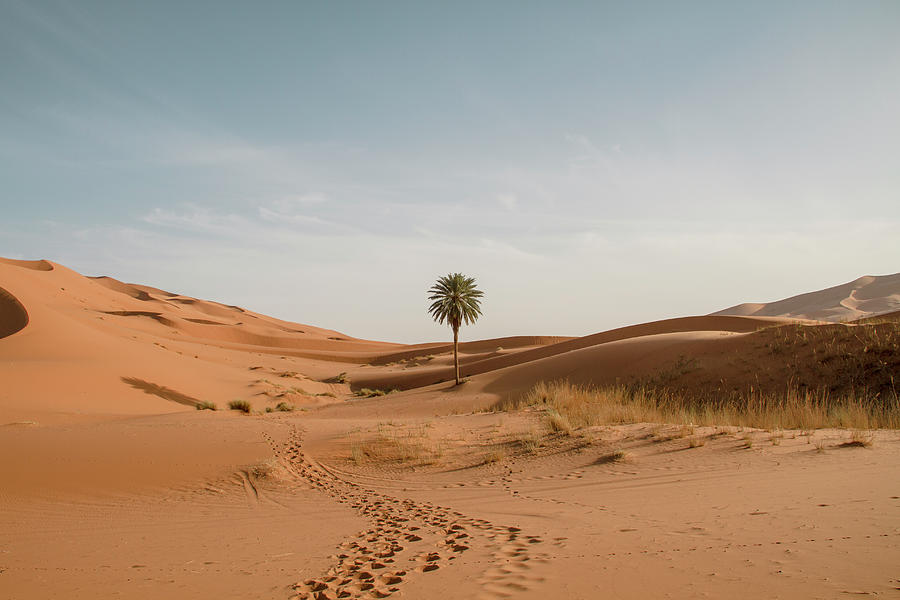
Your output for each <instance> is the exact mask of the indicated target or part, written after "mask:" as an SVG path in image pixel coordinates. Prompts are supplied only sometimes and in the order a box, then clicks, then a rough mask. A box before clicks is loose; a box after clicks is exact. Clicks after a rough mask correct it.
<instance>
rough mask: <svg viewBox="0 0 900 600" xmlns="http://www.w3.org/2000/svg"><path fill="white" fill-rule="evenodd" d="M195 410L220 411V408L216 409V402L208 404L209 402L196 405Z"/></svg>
mask: <svg viewBox="0 0 900 600" xmlns="http://www.w3.org/2000/svg"><path fill="white" fill-rule="evenodd" d="M194 408H196V409H197V410H218V407H216V403H215V402H207V401H203V402H198V403H197V404H195V405H194Z"/></svg>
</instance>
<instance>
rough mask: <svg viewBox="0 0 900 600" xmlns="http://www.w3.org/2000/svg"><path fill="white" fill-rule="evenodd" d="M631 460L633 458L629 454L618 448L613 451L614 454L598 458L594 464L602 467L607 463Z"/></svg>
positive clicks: (610, 453)
mask: <svg viewBox="0 0 900 600" xmlns="http://www.w3.org/2000/svg"><path fill="white" fill-rule="evenodd" d="M629 458H631V457H630V455H629V454H628V453H627V452H625V451H624V450H622V449H621V448H618V449H616V450H613V451H612V452H609V453H607V454H604V455H602V456H600V457H598V458H597V460H595V461H594V464H596V465H602V464H606V463H614V462H621V461H623V460H628V459H629Z"/></svg>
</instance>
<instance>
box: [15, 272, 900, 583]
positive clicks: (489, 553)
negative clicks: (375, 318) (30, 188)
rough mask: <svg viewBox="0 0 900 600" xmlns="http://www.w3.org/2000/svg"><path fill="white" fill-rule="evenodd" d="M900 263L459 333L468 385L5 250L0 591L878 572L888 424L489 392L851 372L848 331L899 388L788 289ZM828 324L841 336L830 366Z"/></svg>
mask: <svg viewBox="0 0 900 600" xmlns="http://www.w3.org/2000/svg"><path fill="white" fill-rule="evenodd" d="M892 277H897V276H889V277H885V278H862V279H860V280H857V281H856V282H853V283H852V284H847V285H846V286H839V288H840V289H838V288H832V289H831V290H823V291H822V292H815V293H812V294H807V295H805V296H804V297H798V298H799V299H789V300H786V301H782V302H783V303H772V304H770V305H744V306H743V307H736V308H735V309H733V310H734V311H735V312H738V313H742V314H739V315H734V314H729V315H722V314H717V315H710V316H701V317H684V318H678V319H667V320H664V321H657V322H652V323H643V324H638V325H632V326H628V327H621V328H617V329H613V330H610V331H604V332H600V333H595V334H592V335H588V336H584V337H578V338H568V337H555V336H512V337H504V338H496V339H489V340H476V341H470V342H464V343H463V344H461V352H462V357H461V362H462V365H463V369H462V370H463V374H464V375H465V376H466V377H467V378H468V381H467V382H466V383H465V384H463V385H461V386H454V385H453V384H452V382H450V381H449V380H450V379H451V377H452V367H451V365H452V356H451V351H452V347H451V345H450V344H448V343H447V342H446V341H437V342H432V343H423V344H413V345H405V344H395V343H388V342H380V341H372V340H363V339H358V338H353V337H351V336H349V335H346V334H343V333H340V332H338V331H334V330H329V329H324V328H319V327H315V326H312V325H305V324H299V323H291V322H287V321H283V320H279V319H274V318H271V317H267V316H265V315H262V314H258V313H254V312H252V311H251V310H248V309H246V308H242V307H237V306H230V305H227V304H222V303H217V302H212V301H207V300H201V299H197V298H191V297H188V296H184V295H181V294H178V293H175V292H168V291H164V290H161V289H158V288H154V287H150V286H144V285H139V284H129V283H123V282H121V281H118V280H115V279H112V278H109V277H95V278H89V277H84V276H82V275H80V274H78V273H76V272H74V271H72V270H71V269H68V268H66V267H64V266H62V265H59V264H56V263H51V262H49V261H44V260H40V261H18V260H9V259H0V286H2V287H0V381H2V382H3V385H2V386H0V481H3V482H4V485H3V486H2V489H0V506H2V507H3V510H2V511H0V589H2V590H3V593H2V594H0V595H4V594H5V596H4V597H7V596H8V597H10V598H44V597H46V598H51V597H54V598H55V597H58V596H65V597H68V598H84V599H91V600H93V599H94V598H107V597H115V596H118V595H122V594H123V593H127V594H128V595H129V596H130V597H133V598H148V599H149V598H156V597H159V596H160V595H165V596H166V597H170V598H176V599H177V598H185V599H187V598H190V599H192V600H194V599H198V598H199V599H204V598H216V599H217V600H218V599H222V598H242V599H245V598H267V599H270V598H284V599H288V598H290V599H292V600H294V599H297V600H299V599H307V598H313V599H316V600H319V599H322V598H326V599H329V600H330V599H332V598H350V599H371V598H384V597H396V596H397V595H400V594H402V596H401V597H405V598H414V599H418V598H435V597H441V598H473V597H479V598H485V599H490V600H500V599H504V598H524V599H529V598H547V597H551V598H584V599H587V598H596V597H598V596H601V595H603V596H606V595H610V596H613V597H618V598H646V597H672V598H694V597H700V596H712V597H744V596H752V597H812V596H816V597H839V596H841V595H845V594H850V593H852V594H857V593H858V594H870V595H883V596H888V595H890V594H891V593H894V592H895V591H896V590H895V589H894V588H896V581H894V580H892V579H891V577H893V576H894V573H893V572H892V569H893V566H894V565H895V564H897V563H898V561H900V555H898V550H897V549H898V547H900V545H898V544H897V536H898V532H897V531H896V527H895V521H896V519H895V513H896V506H895V504H896V502H895V500H896V496H892V494H894V492H895V490H891V489H890V488H891V485H893V482H894V481H896V480H897V479H898V477H900V471H898V465H900V461H898V460H897V458H898V454H900V436H898V434H897V432H894V431H882V432H877V433H873V434H871V435H872V436H873V438H872V439H873V440H875V441H874V445H873V446H871V447H869V448H864V449H863V448H860V447H858V445H853V444H850V445H848V444H847V442H848V439H849V436H850V435H851V434H850V432H846V431H840V430H822V431H814V432H801V431H787V432H766V431H763V430H755V429H742V428H736V427H715V428H714V427H709V428H699V427H698V428H690V431H689V432H688V431H687V429H688V428H685V427H681V426H672V425H665V424H637V425H614V426H598V427H590V428H585V429H583V430H579V431H577V432H574V433H573V434H571V435H562V434H554V433H549V432H548V431H546V430H545V429H544V427H545V425H544V424H543V421H542V416H541V414H542V413H541V411H520V412H511V413H495V412H492V411H493V409H494V408H495V407H496V405H497V403H498V401H500V400H503V399H506V398H509V397H511V396H516V395H520V394H523V393H524V392H526V391H527V390H528V389H530V388H531V387H532V386H533V385H534V384H535V383H536V382H538V381H541V380H553V379H568V380H569V381H571V382H573V383H581V384H586V385H605V384H610V383H617V382H619V383H627V382H632V381H638V382H639V381H644V380H646V379H647V378H659V377H661V376H665V379H666V381H667V382H668V383H669V384H670V385H672V386H674V387H678V388H686V389H691V390H694V391H698V392H706V391H709V390H713V391H716V392H720V391H723V390H724V391H726V392H727V391H728V390H730V389H740V388H741V387H742V386H747V385H750V384H752V385H754V386H762V388H765V389H776V388H777V389H781V387H783V386H784V385H785V382H788V381H790V382H793V384H797V385H799V384H803V385H811V384H815V383H816V382H821V383H823V384H825V385H828V386H831V387H832V388H834V389H835V390H838V391H840V387H839V386H838V385H837V384H839V383H840V381H838V380H836V379H834V378H835V377H844V378H845V379H846V380H847V381H848V382H850V383H851V384H853V383H854V380H853V379H852V378H851V377H850V376H849V375H847V373H845V372H844V371H842V369H844V367H845V366H846V365H845V364H844V363H841V362H840V360H843V358H840V357H846V356H850V357H851V358H853V364H854V365H855V368H856V369H857V371H858V372H860V373H863V375H864V376H865V377H867V378H868V379H866V381H867V382H872V383H877V382H880V384H881V385H882V388H883V386H886V385H890V384H891V383H892V382H893V380H892V379H890V380H889V379H885V377H882V375H884V373H887V375H890V374H891V373H893V372H894V370H896V369H898V368H900V366H898V365H895V364H894V363H893V362H890V361H891V360H893V358H892V356H893V355H892V356H883V355H882V354H883V353H880V352H881V351H880V350H878V349H875V350H874V351H873V353H874V354H877V356H870V354H873V353H867V352H868V349H869V348H874V346H872V345H871V343H870V342H871V340H870V339H868V338H867V339H863V338H860V337H856V336H855V331H857V330H862V329H864V328H863V327H855V326H853V325H837V324H819V322H818V321H801V320H795V319H793V318H791V317H795V316H796V317H802V318H803V319H810V318H814V319H823V320H826V319H828V318H833V317H834V316H835V315H837V314H846V315H859V316H861V317H863V320H866V319H868V315H870V314H872V313H873V312H880V313H881V316H880V317H878V319H869V320H872V321H873V322H876V323H880V322H881V321H884V320H890V319H892V318H894V317H896V315H897V314H900V312H898V311H897V304H895V303H894V299H895V298H894V296H895V295H896V290H895V287H894V286H895V283H896V282H895V280H894V279H891V278H892ZM892 303H894V304H892ZM776 305H778V306H776ZM817 307H818V308H817ZM892 307H893V308H892ZM841 311H843V312H841ZM891 311H893V312H891ZM784 325H789V326H788V327H782V326H784ZM891 326H892V325H891V323H882V324H880V325H875V326H870V327H869V328H868V329H866V331H867V332H868V333H869V335H876V334H878V331H879V330H878V328H879V327H883V328H890V327H891ZM891 331H893V329H891ZM811 332H812V333H811ZM815 336H819V338H821V340H825V341H824V342H823V343H824V344H827V345H828V347H829V348H831V352H832V355H833V356H835V357H839V359H840V360H838V359H836V360H835V361H833V362H834V364H832V363H831V362H829V363H828V365H827V369H828V370H827V371H826V370H823V369H824V368H825V367H821V364H820V363H823V360H821V359H822V355H821V354H820V353H819V350H820V349H821V344H819V342H817V341H816V340H817V339H818V338H816V337H815ZM792 340H793V341H792ZM795 342H796V343H795ZM792 343H795V345H794V346H790V344H792ZM776 346H777V348H779V351H778V352H776V351H775V350H774V348H775V347H776ZM786 347H789V351H785V350H784V348H786ZM862 348H865V351H864V350H862ZM863 354H865V356H866V358H865V360H863V359H862V358H859V357H861V356H862V355H863ZM894 354H896V353H894ZM857 355H859V356H857ZM856 358H859V360H856ZM870 359H871V360H870ZM848 360H849V359H848ZM867 361H868V362H867ZM872 361H875V362H872ZM878 361H880V362H878ZM876 363H877V364H876ZM872 365H875V366H877V367H878V368H880V369H881V371H879V373H881V375H878V376H875V375H872V374H871V373H870V370H871V369H870V367H871V366H872ZM882 372H884V373H882ZM879 377H880V379H879ZM360 388H372V389H381V390H389V389H392V388H398V389H402V390H404V391H400V392H397V393H391V394H389V395H386V396H381V397H372V398H360V397H358V396H356V395H355V394H354V391H355V390H359V389H360ZM882 388H879V389H882ZM884 389H886V388H884ZM232 400H244V401H247V402H249V403H250V405H251V414H249V415H244V414H243V413H240V412H237V411H228V410H224V409H225V407H226V405H227V404H228V402H229V401H232ZM210 402H211V403H214V404H216V405H217V406H218V408H219V410H218V411H209V410H202V411H199V410H196V407H197V406H198V405H201V404H202V403H210ZM291 408H294V409H296V410H295V412H282V410H283V409H291ZM776 436H777V437H776ZM848 472H852V473H853V474H854V478H853V485H852V486H848V485H843V484H844V483H845V479H846V473H848ZM810 524H812V525H810Z"/></svg>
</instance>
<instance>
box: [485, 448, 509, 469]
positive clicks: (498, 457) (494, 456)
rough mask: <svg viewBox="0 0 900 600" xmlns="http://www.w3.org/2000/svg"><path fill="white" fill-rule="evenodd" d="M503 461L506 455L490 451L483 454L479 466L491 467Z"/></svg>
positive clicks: (498, 450)
mask: <svg viewBox="0 0 900 600" xmlns="http://www.w3.org/2000/svg"><path fill="white" fill-rule="evenodd" d="M504 460H506V453H505V452H504V451H503V450H500V449H497V450H491V451H490V452H488V453H487V454H485V455H484V457H483V458H482V459H481V463H480V464H482V465H491V464H494V463H499V462H503V461H504Z"/></svg>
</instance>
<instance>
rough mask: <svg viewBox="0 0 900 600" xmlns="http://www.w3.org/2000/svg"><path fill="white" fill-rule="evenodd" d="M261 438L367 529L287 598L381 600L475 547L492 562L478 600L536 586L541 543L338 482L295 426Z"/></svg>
mask: <svg viewBox="0 0 900 600" xmlns="http://www.w3.org/2000/svg"><path fill="white" fill-rule="evenodd" d="M264 437H265V438H266V440H267V441H268V443H269V444H270V446H271V447H272V450H273V452H274V453H275V456H276V457H277V458H278V459H279V460H280V461H281V462H282V463H283V464H284V465H285V467H286V468H287V469H288V471H290V472H291V473H293V475H294V476H296V477H298V478H300V479H302V480H304V481H306V482H307V483H309V484H310V485H312V486H313V487H314V488H316V489H318V490H320V491H322V492H325V493H326V494H328V495H329V496H331V497H332V498H334V499H335V500H337V501H338V502H340V503H342V504H349V505H350V506H352V507H353V508H354V509H356V511H357V512H359V513H360V514H361V515H362V516H364V517H366V518H367V519H368V520H369V521H371V523H372V527H371V528H369V529H367V530H365V531H362V532H360V533H359V534H357V535H356V536H355V537H353V538H351V539H349V540H347V541H345V542H343V543H342V544H340V546H339V547H338V553H337V554H335V555H334V556H333V557H332V558H333V559H334V561H335V562H334V564H333V565H332V566H331V567H330V568H329V569H328V571H327V572H326V573H325V574H324V575H322V576H320V577H316V578H311V579H306V580H304V581H302V582H298V583H296V584H295V585H294V590H295V592H296V593H295V594H294V595H293V596H292V600H307V599H308V600H337V599H343V598H347V599H351V600H353V599H359V598H366V599H368V598H387V597H389V596H391V595H394V594H396V593H397V592H400V591H401V589H402V585H403V582H404V581H406V580H407V579H408V578H410V577H412V576H419V575H420V574H427V573H430V572H433V571H437V570H438V569H441V568H446V567H449V566H451V565H452V564H453V561H455V560H456V559H458V558H459V557H460V556H461V555H462V554H463V553H464V552H467V551H469V550H470V549H474V548H477V549H479V550H483V551H486V552H488V553H490V555H491V558H492V562H491V564H490V565H489V566H488V568H487V569H486V570H485V571H484V572H483V573H482V574H481V576H480V577H479V578H478V580H477V581H478V583H479V586H480V588H481V590H480V594H479V597H480V598H483V599H484V600H498V599H502V598H508V597H510V596H513V595H515V594H516V593H518V592H520V591H524V590H527V589H530V587H531V585H533V584H534V583H538V582H540V581H542V580H543V578H542V577H540V576H538V575H535V574H532V573H531V571H532V569H533V566H534V565H537V564H541V563H545V562H547V561H548V556H547V555H545V554H542V553H538V552H535V549H536V548H537V547H538V546H540V544H542V543H543V540H542V539H541V538H540V537H538V536H526V535H523V534H522V532H521V530H520V529H519V528H517V527H505V526H500V525H495V524H493V523H491V522H490V521H487V520H485V519H475V518H472V517H468V516H466V515H464V514H463V513H460V512H457V511H454V510H452V509H450V508H447V507H444V506H436V505H434V504H432V503H431V502H415V501H413V500H409V499H401V498H395V497H393V496H390V495H388V494H384V493H381V492H377V491H375V490H372V489H369V488H366V487H363V486H361V485H359V484H357V483H355V482H353V481H349V480H346V479H343V478H342V477H340V476H339V475H337V474H336V473H334V472H333V471H331V470H330V469H328V467H327V466H325V465H322V464H320V463H318V462H317V461H315V460H314V459H313V458H311V457H309V456H307V455H306V454H304V452H303V449H302V431H301V430H300V429H299V428H298V427H297V426H296V425H291V433H290V435H289V437H288V440H287V442H286V443H281V444H279V443H278V442H276V441H275V440H274V439H273V438H272V437H271V436H269V435H267V434H264Z"/></svg>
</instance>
